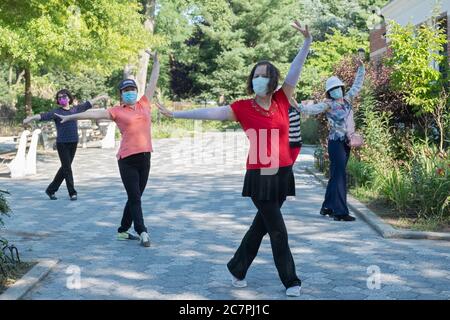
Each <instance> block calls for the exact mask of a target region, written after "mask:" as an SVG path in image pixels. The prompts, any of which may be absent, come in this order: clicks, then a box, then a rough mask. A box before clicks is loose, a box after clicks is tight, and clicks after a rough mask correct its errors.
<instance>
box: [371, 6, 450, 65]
mask: <svg viewBox="0 0 450 320" xmlns="http://www.w3.org/2000/svg"><path fill="white" fill-rule="evenodd" d="M435 8H436V1H435V0H393V1H391V2H390V3H388V4H387V5H386V6H385V7H384V8H383V9H382V10H381V13H382V15H383V16H384V17H385V20H386V22H389V21H390V20H394V21H396V22H397V23H399V24H400V25H403V26H405V25H407V24H408V23H411V24H413V25H416V26H417V25H420V24H422V23H424V22H425V21H427V20H428V19H430V18H431V16H432V15H433V11H434V9H435ZM439 10H440V12H441V14H440V17H441V18H442V19H444V23H445V26H446V30H447V37H448V40H449V42H450V32H448V30H449V27H450V25H449V19H448V13H450V0H440V6H439ZM385 35H386V25H383V26H381V28H380V29H376V30H373V31H371V33H370V57H371V59H372V60H373V61H375V62H376V61H378V60H379V59H380V58H381V57H382V56H383V54H384V53H385V52H386V50H387V46H388V43H389V39H386V37H385ZM446 49H447V53H448V56H449V57H450V45H448V46H447V48H446Z"/></svg>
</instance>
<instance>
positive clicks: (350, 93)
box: [345, 59, 366, 100]
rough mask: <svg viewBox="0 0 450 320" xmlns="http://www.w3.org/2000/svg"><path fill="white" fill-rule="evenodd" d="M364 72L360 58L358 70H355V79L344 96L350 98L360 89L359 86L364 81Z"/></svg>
mask: <svg viewBox="0 0 450 320" xmlns="http://www.w3.org/2000/svg"><path fill="white" fill-rule="evenodd" d="M365 73H366V70H365V68H364V63H363V62H362V60H361V59H358V71H356V76H355V81H353V85H352V87H351V88H350V90H348V92H347V94H346V95H345V97H346V98H349V99H350V100H351V99H353V98H354V97H356V96H357V95H358V93H359V91H361V88H362V86H363V83H364V75H365Z"/></svg>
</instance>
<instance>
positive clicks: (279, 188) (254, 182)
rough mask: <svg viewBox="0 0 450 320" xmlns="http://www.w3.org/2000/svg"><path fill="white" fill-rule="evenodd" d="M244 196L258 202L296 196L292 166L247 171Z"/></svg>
mask: <svg viewBox="0 0 450 320" xmlns="http://www.w3.org/2000/svg"><path fill="white" fill-rule="evenodd" d="M242 196H243V197H252V198H256V199H257V200H278V199H282V198H286V197H287V196H295V179H294V173H293V172H292V166H288V167H281V168H277V169H249V170H247V172H246V173H245V179H244V188H243V190H242Z"/></svg>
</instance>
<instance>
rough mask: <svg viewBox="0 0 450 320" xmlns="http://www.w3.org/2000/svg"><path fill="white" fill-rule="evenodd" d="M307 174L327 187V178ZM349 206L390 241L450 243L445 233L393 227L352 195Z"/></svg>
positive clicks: (349, 197) (315, 172)
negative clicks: (413, 240) (439, 241)
mask: <svg viewBox="0 0 450 320" xmlns="http://www.w3.org/2000/svg"><path fill="white" fill-rule="evenodd" d="M304 169H305V170H306V172H308V173H309V174H311V175H313V176H314V177H315V178H316V179H317V180H318V181H319V182H321V183H322V185H324V186H326V185H327V179H326V178H325V176H324V175H323V174H322V173H320V172H318V171H317V170H315V169H311V168H304ZM347 204H348V206H349V208H350V209H351V210H352V211H353V212H354V213H355V214H356V215H358V216H359V217H360V218H361V219H362V220H364V221H365V222H366V223H367V224H368V225H369V226H371V227H372V229H374V230H375V231H376V232H378V233H379V234H380V235H381V236H382V237H383V238H388V239H415V240H420V239H427V240H443V241H450V233H445V232H430V231H412V230H398V229H395V228H394V227H392V226H391V225H389V224H387V223H385V222H384V221H383V220H382V219H381V218H380V217H378V216H377V215H376V214H375V213H374V212H373V211H371V210H370V209H369V208H367V207H366V206H365V205H364V204H363V203H361V202H360V201H358V200H356V199H355V198H354V197H352V196H351V195H347Z"/></svg>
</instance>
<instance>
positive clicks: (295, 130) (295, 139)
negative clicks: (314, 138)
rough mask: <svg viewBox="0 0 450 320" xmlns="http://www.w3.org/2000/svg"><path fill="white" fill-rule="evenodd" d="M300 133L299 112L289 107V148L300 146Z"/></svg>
mask: <svg viewBox="0 0 450 320" xmlns="http://www.w3.org/2000/svg"><path fill="white" fill-rule="evenodd" d="M302 142H303V141H302V132H301V128H300V112H299V111H298V110H297V109H296V108H294V107H293V106H290V107H289V146H290V147H291V148H294V147H301V146H302Z"/></svg>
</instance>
